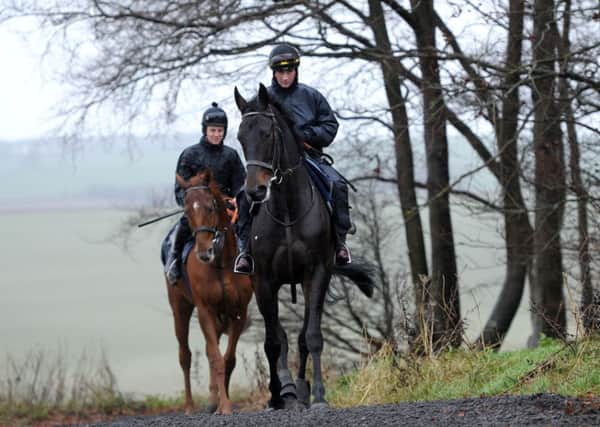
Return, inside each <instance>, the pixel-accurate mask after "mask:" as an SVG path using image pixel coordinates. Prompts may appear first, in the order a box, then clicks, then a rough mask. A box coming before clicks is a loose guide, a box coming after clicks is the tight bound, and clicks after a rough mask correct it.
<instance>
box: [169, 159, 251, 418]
mask: <svg viewBox="0 0 600 427" xmlns="http://www.w3.org/2000/svg"><path fill="white" fill-rule="evenodd" d="M177 179H178V182H179V184H180V185H181V186H182V187H183V188H185V198H184V211H185V215H186V216H187V218H188V221H189V224H190V227H191V229H192V230H193V236H194V241H193V245H194V246H193V251H192V252H191V253H190V256H189V258H188V262H187V265H186V274H187V277H188V278H189V283H190V286H189V288H188V287H187V286H185V285H184V284H183V280H181V279H180V280H179V282H178V283H177V284H176V286H171V285H169V283H168V281H167V290H168V295H169V303H170V304H171V309H172V310H173V316H174V317H175V334H176V335H177V341H178V342H179V363H180V365H181V369H182V370H183V377H184V382H185V409H186V412H187V413H191V412H192V410H193V400H192V392H191V387H190V363H191V356H192V355H191V352H190V347H189V344H188V334H189V323H190V317H191V315H192V311H193V310H194V307H196V308H197V313H198V320H199V321H200V327H201V329H202V332H203V334H204V338H205V340H206V355H207V357H208V362H209V366H210V385H209V411H211V412H212V411H215V410H216V411H217V413H222V414H230V413H231V412H232V408H231V402H230V400H229V380H230V378H231V373H232V372H233V368H234V367H235V348H236V345H237V341H238V338H239V337H240V335H241V333H242V331H243V330H244V327H245V325H246V319H247V309H248V303H249V302H250V300H251V299H252V284H251V283H250V280H249V279H248V277H247V276H243V275H240V274H235V273H233V267H232V263H233V259H234V257H235V255H236V246H235V236H234V234H233V227H232V225H231V224H230V218H229V216H228V215H227V212H226V209H225V203H224V200H223V197H222V195H221V193H220V192H219V189H218V186H217V184H216V182H215V181H213V180H212V179H211V173H210V171H208V170H205V171H203V172H200V173H199V174H197V175H196V176H194V177H192V178H190V179H189V180H188V181H183V180H180V177H177ZM192 255H193V256H192ZM224 333H225V334H227V335H228V337H229V340H228V343H227V350H226V351H225V355H224V356H223V355H221V352H220V350H219V338H220V337H221V335H222V334H224Z"/></svg>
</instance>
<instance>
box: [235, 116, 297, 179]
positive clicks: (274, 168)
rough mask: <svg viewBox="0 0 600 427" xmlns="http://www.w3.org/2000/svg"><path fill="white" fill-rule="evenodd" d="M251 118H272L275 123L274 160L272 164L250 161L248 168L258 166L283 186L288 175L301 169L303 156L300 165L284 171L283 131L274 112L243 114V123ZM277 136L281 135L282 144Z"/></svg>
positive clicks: (273, 132)
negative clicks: (269, 172)
mask: <svg viewBox="0 0 600 427" xmlns="http://www.w3.org/2000/svg"><path fill="white" fill-rule="evenodd" d="M269 109H270V108H269ZM251 116H265V117H270V118H271V121H272V123H273V126H272V128H273V131H272V132H271V135H272V136H273V159H272V160H271V163H267V162H263V161H261V160H248V161H246V166H258V167H261V168H263V169H267V170H269V171H271V172H272V173H273V177H272V178H271V181H272V182H274V183H275V184H281V183H282V182H283V179H284V178H285V177H286V176H287V175H290V174H291V173H293V172H294V171H295V170H296V169H298V168H299V167H300V165H301V164H302V155H300V156H299V158H298V163H296V164H295V165H294V166H291V167H289V168H287V169H285V170H282V169H281V153H282V149H283V132H282V130H281V127H280V126H279V124H278V123H277V117H276V116H275V113H273V111H251V112H249V113H245V114H242V121H244V119H245V118H247V117H251ZM275 134H277V135H279V141H281V143H280V144H277V140H276V138H277V137H276V135H275Z"/></svg>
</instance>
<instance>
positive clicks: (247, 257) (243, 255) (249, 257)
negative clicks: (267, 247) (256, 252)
mask: <svg viewBox="0 0 600 427" xmlns="http://www.w3.org/2000/svg"><path fill="white" fill-rule="evenodd" d="M241 258H244V259H245V260H246V261H247V262H248V264H249V265H250V271H240V270H238V266H237V264H238V261H239V260H240V259H241ZM233 272H234V273H239V274H247V275H248V276H250V275H252V274H254V259H252V255H249V254H247V253H246V252H240V253H239V254H238V256H236V257H235V260H234V261H233Z"/></svg>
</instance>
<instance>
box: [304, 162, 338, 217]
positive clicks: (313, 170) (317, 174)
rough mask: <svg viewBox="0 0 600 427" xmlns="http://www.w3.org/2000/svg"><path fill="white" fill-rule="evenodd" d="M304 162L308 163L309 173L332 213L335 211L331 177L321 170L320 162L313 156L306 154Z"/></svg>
mask: <svg viewBox="0 0 600 427" xmlns="http://www.w3.org/2000/svg"><path fill="white" fill-rule="evenodd" d="M304 164H305V165H306V170H308V174H309V175H310V178H311V179H312V182H313V184H315V186H316V187H317V189H318V190H319V193H320V194H321V196H322V197H323V201H324V202H325V205H326V206H327V210H328V211H329V214H330V215H331V214H332V213H333V186H332V184H331V182H330V181H329V178H328V177H327V175H326V174H325V172H323V171H322V170H321V167H320V166H319V162H318V161H317V160H315V159H313V158H312V157H310V156H308V155H307V156H304Z"/></svg>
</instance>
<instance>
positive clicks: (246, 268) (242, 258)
mask: <svg viewBox="0 0 600 427" xmlns="http://www.w3.org/2000/svg"><path fill="white" fill-rule="evenodd" d="M237 247H238V251H239V254H238V256H237V257H236V258H235V262H234V265H233V272H234V273H242V274H248V275H250V274H252V273H254V259H253V258H252V255H250V253H249V252H248V240H247V239H243V238H241V237H238V238H237Z"/></svg>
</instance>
